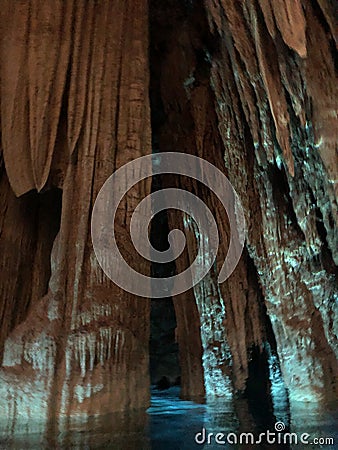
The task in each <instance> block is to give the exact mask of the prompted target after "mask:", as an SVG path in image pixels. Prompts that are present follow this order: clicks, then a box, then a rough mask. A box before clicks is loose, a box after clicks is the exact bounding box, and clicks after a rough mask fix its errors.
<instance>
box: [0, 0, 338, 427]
mask: <svg viewBox="0 0 338 450" xmlns="http://www.w3.org/2000/svg"><path fill="white" fill-rule="evenodd" d="M1 5H2V9H1V33H2V36H1V47H0V63H1V69H0V70H1V72H0V79H1V90H0V95H1V136H2V145H1V150H0V151H1V156H0V161H1V164H0V170H1V175H0V176H1V179H0V183H1V185H0V204H1V211H3V214H2V218H1V220H0V236H1V241H0V245H1V247H0V248H1V266H2V268H3V270H2V272H1V276H0V292H1V309H0V312H1V320H2V325H1V335H0V338H1V341H0V351H1V352H2V353H3V355H2V368H1V371H0V394H1V395H0V397H1V401H0V413H1V416H2V417H7V418H8V423H18V422H15V419H16V418H17V417H20V416H21V417H25V418H31V417H40V418H41V420H47V418H48V417H52V416H55V415H61V416H63V415H64V416H65V415H72V414H77V413H79V412H86V413H88V414H92V413H94V412H95V413H104V412H108V411H112V410H125V409H128V408H138V407H145V406H147V404H148V401H149V390H148V387H149V373H148V372H149V371H148V364H149V361H148V341H149V314H150V309H149V301H148V300H145V299H142V300H141V299H139V298H136V297H135V296H132V295H129V294H127V293H125V292H123V291H121V290H120V289H119V288H118V287H117V286H115V285H114V284H113V283H111V282H110V281H109V280H108V279H107V278H106V277H105V276H104V275H103V273H102V271H101V269H100V268H99V266H98V263H97V262H96V259H95V256H94V253H93V249H92V244H91V239H90V214H91V209H92V206H93V201H94V200H95V198H96V196H97V194H98V192H99V189H100V187H101V186H102V184H103V183H104V181H105V180H106V178H107V177H108V176H109V175H110V174H111V173H112V172H113V171H114V170H116V169H117V168H118V167H120V166H122V165H123V164H125V163H126V162H128V161H130V160H132V159H135V158H137V157H138V156H141V155H143V154H147V153H150V152H151V147H152V143H151V127H153V131H154V128H155V127H156V136H157V138H156V139H157V142H156V146H158V149H157V150H158V151H181V152H182V151H183V152H186V153H191V154H194V155H197V156H200V157H202V158H204V159H206V160H208V161H210V162H211V163H213V164H214V165H215V166H216V167H218V168H219V169H221V170H222V171H223V172H224V173H225V174H226V175H227V176H228V177H229V179H230V181H231V183H232V184H233V186H234V187H235V188H236V190H237V193H238V194H239V196H240V198H241V201H242V203H243V206H244V210H245V214H246V220H247V225H248V229H247V243H246V249H245V251H244V253H243V255H242V258H241V260H240V262H239V265H238V267H237V269H236V271H235V272H234V274H233V275H232V276H231V277H230V278H229V280H227V282H226V283H224V284H222V285H218V283H217V270H216V269H217V268H218V269H219V267H220V265H221V263H222V261H223V260H224V257H225V253H226V245H222V248H221V250H220V252H219V254H218V257H217V265H216V267H215V268H213V270H212V271H211V272H210V274H209V275H208V276H207V277H206V278H205V279H204V280H202V281H201V282H200V283H199V284H198V285H197V286H195V287H194V288H193V289H192V290H190V291H189V292H187V293H184V294H181V295H180V296H177V297H176V298H174V299H173V302H174V305H175V310H176V319H177V341H178V344H179V348H180V362H181V376H182V395H183V396H184V397H186V398H188V397H190V398H191V397H198V396H201V395H202V396H203V395H204V393H206V396H207V398H209V399H210V398H212V397H214V396H225V397H228V398H231V397H232V395H233V393H234V392H237V391H239V392H243V391H244V390H245V388H246V384H247V378H248V376H249V362H250V359H251V358H252V355H253V353H252V349H253V348H258V349H260V350H261V351H262V350H263V348H266V343H271V342H270V338H269V332H270V331H269V330H270V326H271V327H272V328H271V329H272V330H273V333H274V338H275V341H276V346H277V352H278V355H279V359H280V363H281V369H282V374H283V378H284V381H285V384H286V386H287V388H288V390H289V396H290V399H291V400H309V401H312V400H314V401H321V400H324V399H325V398H328V397H330V396H332V395H335V392H336V385H335V384H334V382H333V380H334V376H335V374H336V359H335V356H336V355H337V346H336V338H337V330H336V328H335V327H336V324H337V298H338V293H337V279H336V276H337V275H336V267H335V264H337V248H338V245H337V153H336V150H335V143H336V140H337V123H336V113H335V103H334V102H335V94H336V88H335V72H334V52H335V43H334V38H335V35H334V22H333V19H332V18H333V17H334V13H333V5H332V3H331V2H330V1H324V0H320V1H319V0H318V1H316V0H311V1H306V2H305V1H304V2H300V1H298V0H297V1H295V2H292V4H291V2H290V1H288V0H283V2H277V1H276V0H259V1H257V0H255V1H249V0H247V1H243V2H238V1H236V0H228V1H227V2H225V1H222V0H206V1H205V2H189V1H187V2H177V1H174V0H170V1H165V2H155V1H151V2H150V3H149V4H148V2H146V1H145V0H139V1H137V2H135V1H132V0H127V1H120V0H114V1H108V0H102V1H101V2H95V1H94V0H93V1H84V0H83V1H82V0H80V1H77V0H73V1H72V0H67V1H66V2H62V1H57V2H49V1H47V2H40V1H38V0H34V1H31V2H20V3H19V4H18V6H17V8H16V10H15V13H14V14H13V13H12V3H11V2H10V1H9V0H2V2H1ZM148 8H150V10H148ZM149 12H150V21H149V19H148V14H149ZM149 25H150V30H151V33H150V35H151V40H150V50H151V54H150V58H149V56H148V47H149V37H148V36H149V34H148V27H149ZM319 43H320V44H319ZM150 77H151V80H152V81H151V86H150V92H151V91H152V90H153V91H155V94H154V93H153V94H152V95H151V96H150V97H152V109H153V120H152V124H151V118H150V104H149V95H148V94H149V80H150ZM156 117H157V118H156ZM153 145H154V142H153ZM170 183H173V184H174V185H175V186H177V187H182V188H184V189H188V190H190V189H191V190H193V191H194V192H195V193H196V194H198V196H199V197H200V198H201V199H203V200H204V201H205V203H207V204H208V206H209V207H210V209H211V210H212V211H213V213H214V215H215V218H216V222H217V224H218V227H219V233H220V236H221V240H222V242H223V243H225V244H226V242H227V241H228V238H229V226H228V222H227V218H226V215H225V213H224V211H222V210H221V209H220V208H219V204H218V202H217V200H216V199H215V198H214V197H213V196H212V195H211V193H210V192H208V191H207V190H206V189H205V188H204V187H202V186H200V185H199V184H198V183H195V182H193V181H191V180H187V179H183V180H182V179H178V180H176V179H175V180H170ZM164 184H165V182H164ZM56 189H61V190H62V199H61V214H60V211H59V209H60V198H59V199H56V198H54V197H53V195H54V194H52V192H56ZM149 192H150V183H149V181H147V182H145V183H140V184H139V185H137V186H136V187H135V188H134V189H133V190H131V191H130V192H129V193H128V194H127V196H126V197H125V199H124V201H123V203H122V204H121V208H120V210H119V213H118V216H117V221H116V225H117V229H118V230H119V231H118V232H117V234H118V235H119V234H120V237H121V239H124V234H125V230H126V229H127V227H128V224H129V221H130V217H131V214H132V211H133V209H134V207H135V206H136V205H137V204H138V203H139V200H140V199H141V198H142V197H143V196H144V195H145V194H147V193H149ZM14 194H15V195H14ZM48 195H49V197H48ZM55 195H56V196H57V194H55ZM44 196H45V197H44ZM46 196H47V197H46ZM17 197H18V198H17ZM45 198H47V201H45V200H44V199H45ZM46 216H47V217H46ZM53 217H54V218H53ZM168 217H169V225H170V227H181V228H182V229H184V230H185V231H186V234H187V237H188V248H187V251H186V253H185V254H184V256H183V258H182V259H181V260H179V261H178V262H177V264H176V269H177V270H178V271H179V270H180V269H182V268H183V267H185V266H186V265H187V264H188V265H189V263H190V262H191V261H192V259H193V258H194V256H195V251H196V247H197V245H198V242H199V236H198V235H197V233H196V229H195V226H194V223H192V222H191V221H190V220H189V218H188V217H182V216H177V215H175V214H173V213H170V214H169V216H168ZM56 233H57V236H56V238H55V235H56ZM125 253H126V257H127V259H128V258H130V260H132V259H133V249H132V248H131V247H128V245H126V247H125ZM206 255H207V252H206ZM206 257H207V256H206ZM140 267H141V269H142V270H143V271H144V272H145V273H150V267H148V265H147V264H146V263H144V262H143V264H141V266H140ZM48 279H49V284H48V287H47V283H48ZM17 426H18V425H17Z"/></svg>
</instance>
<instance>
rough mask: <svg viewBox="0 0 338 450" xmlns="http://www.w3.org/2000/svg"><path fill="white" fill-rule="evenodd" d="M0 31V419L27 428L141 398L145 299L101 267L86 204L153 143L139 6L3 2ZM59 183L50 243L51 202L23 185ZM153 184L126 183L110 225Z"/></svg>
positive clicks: (138, 402)
mask: <svg viewBox="0 0 338 450" xmlns="http://www.w3.org/2000/svg"><path fill="white" fill-rule="evenodd" d="M1 33H2V36H1V52H0V58H1V128H2V149H3V154H2V157H3V160H4V165H3V164H2V167H1V171H2V172H1V186H2V187H1V192H0V198H1V205H2V206H3V208H2V216H3V218H2V220H1V229H0V234H1V250H2V251H1V263H2V265H1V266H2V271H1V302H2V304H1V308H2V309H1V311H2V333H1V338H2V346H1V348H4V351H3V358H2V360H3V364H2V365H3V367H2V370H1V374H0V379H1V381H0V386H1V388H0V389H1V398H2V400H1V402H0V403H1V406H0V410H1V413H0V415H1V417H2V418H6V417H7V419H8V423H9V424H11V423H16V424H17V426H18V427H19V426H20V425H19V424H20V421H19V422H16V419H20V417H22V416H23V417H24V418H28V419H30V424H31V426H32V427H33V426H34V423H35V422H34V420H37V421H39V420H42V421H44V420H46V419H47V418H48V417H52V416H54V415H56V416H58V415H71V414H75V413H79V412H80V411H82V412H86V413H89V414H94V413H100V412H101V413H104V412H110V411H114V410H124V409H127V408H137V407H143V406H145V405H146V404H147V402H148V399H149V390H148V386H149V375H148V339H149V302H148V301H147V300H139V299H137V298H135V297H133V296H131V295H127V294H125V293H123V292H122V291H121V290H120V289H119V288H117V287H116V286H115V285H113V283H111V282H110V280H108V279H107V278H106V277H105V276H104V275H103V273H102V271H101V269H100V267H99V265H98V263H97V261H96V258H95V255H94V252H93V248H92V244H91V238H90V214H91V209H92V205H93V202H94V200H95V198H96V196H97V193H98V191H99V189H100V188H101V186H102V184H103V183H104V181H105V180H106V178H107V177H108V176H109V175H110V174H111V173H112V172H113V171H114V170H115V169H116V168H118V167H119V166H121V165H123V164H124V163H126V162H127V161H129V160H131V159H133V158H135V157H138V156H141V155H143V154H146V153H149V152H151V145H150V114H149V102H148V79H149V75H148V57H147V51H148V39H147V34H148V21H147V4H146V2H143V1H139V2H137V3H136V4H135V2H133V1H118V0H117V1H108V0H107V1H102V2H99V3H98V2H94V1H90V2H87V1H80V2H79V1H72V0H70V1H66V2H64V1H57V2H54V1H53V2H49V1H48V2H41V1H38V0H36V1H33V2H20V4H18V7H17V8H16V9H15V11H13V4H12V2H9V1H8V2H7V1H4V2H2V16H1ZM7 176H8V179H9V183H10V186H11V188H12V190H13V191H14V192H15V194H16V195H17V196H19V197H20V198H18V199H15V198H14V195H13V193H12V192H11V190H10V188H9V187H8V181H7ZM55 187H58V188H61V189H62V211H61V219H60V220H59V222H60V223H59V225H60V230H59V232H58V235H57V237H56V239H55V240H54V238H55V231H53V228H51V226H50V225H49V222H50V221H51V218H52V216H53V215H55V214H56V213H57V210H58V209H59V207H60V205H59V202H56V201H55V199H53V197H49V199H48V203H47V206H46V205H45V207H44V208H43V207H41V208H39V202H42V203H46V202H47V200H46V201H44V200H38V199H37V196H38V194H36V193H35V194H34V193H28V194H26V193H27V192H28V191H31V190H37V191H38V192H40V191H42V192H43V191H45V190H48V189H50V188H55ZM149 189H150V185H149V183H148V182H147V183H143V184H142V183H140V184H139V185H138V186H137V187H136V188H135V189H134V190H132V191H130V193H128V195H127V196H126V198H125V200H124V204H123V205H122V206H121V211H120V212H119V214H118V217H117V220H116V224H117V226H120V229H122V226H124V224H125V223H127V224H128V223H129V219H130V215H131V212H132V210H133V209H134V207H135V206H136V204H137V203H138V201H139V198H142V196H144V195H145V194H146V193H147V191H148V190H149ZM23 194H25V195H23ZM46 195H47V194H46V193H44V194H40V196H41V199H42V198H43V196H44V197H46ZM40 209H41V214H40V212H39V211H40ZM35 210H36V211H35ZM46 216H47V217H46ZM56 231H57V230H56ZM53 241H54V243H53ZM52 244H53V249H52V250H51V245H52ZM144 269H145V271H147V270H149V268H148V269H147V267H146V266H145V268H144ZM50 271H51V277H50V280H49V288H48V292H47V282H48V280H47V282H46V275H47V274H49V273H50ZM40 278H41V282H40ZM48 278H49V275H48ZM40 285H41V287H40ZM6 338H7V340H6V341H5V343H4V344H3V341H4V340H5V339H6ZM2 420H3V419H2Z"/></svg>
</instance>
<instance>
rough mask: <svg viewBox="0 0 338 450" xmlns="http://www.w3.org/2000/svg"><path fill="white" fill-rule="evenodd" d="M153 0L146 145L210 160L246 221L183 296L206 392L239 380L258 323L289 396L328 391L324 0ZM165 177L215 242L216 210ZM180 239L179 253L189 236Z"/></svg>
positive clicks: (332, 161) (328, 93)
mask: <svg viewBox="0 0 338 450" xmlns="http://www.w3.org/2000/svg"><path fill="white" fill-rule="evenodd" d="M281 3H283V4H281ZM166 5H167V8H168V10H167V11H166V12H165V11H164V9H163V8H156V2H154V3H153V11H154V12H153V21H154V25H153V28H154V29H155V30H156V29H158V30H161V33H158V34H156V38H154V37H152V39H153V40H154V41H155V42H159V44H158V48H157V53H155V55H154V56H153V64H154V66H155V69H153V70H154V76H155V77H156V78H157V79H160V80H161V81H160V87H159V88H158V90H159V91H160V99H157V101H156V102H155V106H156V107H157V108H158V109H159V110H160V112H159V114H160V113H161V114H162V116H163V118H162V120H161V121H160V123H159V125H158V126H159V132H158V134H159V136H160V137H159V148H160V149H161V151H172V150H177V151H182V152H189V153H193V154H196V155H198V156H201V157H203V158H205V159H207V160H209V161H210V162H212V163H213V164H215V165H216V166H217V167H219V168H223V170H224V171H225V173H226V174H227V175H228V177H229V179H230V181H231V182H232V184H233V186H234V187H235V188H236V190H237V192H238V194H239V195H240V198H241V199H242V202H243V206H244V208H245V211H246V219H247V224H248V233H247V246H246V247H247V251H248V252H247V253H246V252H245V253H244V255H243V258H242V260H241V262H240V264H239V266H238V268H237V269H236V271H235V273H234V274H233V275H232V276H231V278H230V279H229V280H228V282H227V283H224V285H222V286H218V285H217V282H216V279H217V277H216V275H215V274H213V273H212V272H211V273H210V274H209V276H208V277H206V279H204V280H203V282H201V283H200V284H199V285H198V286H196V287H195V288H194V290H193V292H191V293H190V296H194V297H195V299H196V304H197V307H198V310H199V320H200V322H201V328H200V335H201V341H202V347H203V367H204V381H205V388H206V393H207V396H209V397H213V396H214V395H222V396H223V395H227V393H228V395H231V392H232V390H233V389H235V390H240V391H241V390H243V389H244V388H245V385H246V379H247V377H248V361H249V360H250V358H251V350H250V349H251V348H252V346H253V345H258V346H260V347H261V348H262V344H263V342H265V341H266V340H269V339H268V338H267V331H268V330H269V327H270V324H269V322H271V324H272V329H273V332H274V335H275V338H276V343H277V350H278V354H279V359H280V363H281V368H282V374H283V377H284V381H285V383H286V386H287V388H288V390H289V396H290V399H291V400H300V401H307V400H309V401H311V400H320V399H323V398H330V397H331V395H332V392H335V391H336V386H335V384H334V379H335V374H336V373H337V372H336V367H337V366H336V357H335V354H337V341H336V339H337V329H336V324H337V299H338V292H337V279H336V276H337V272H336V267H335V263H337V248H338V246H337V195H336V194H337V153H336V148H335V145H336V142H337V121H336V108H335V107H336V103H335V98H336V97H335V95H336V88H335V72H334V53H335V47H334V41H333V38H334V36H333V34H332V33H333V32H332V24H331V22H332V19H328V17H331V16H330V14H329V13H328V11H330V12H332V10H331V6H330V5H331V4H330V3H329V2H320V3H316V2H304V3H303V4H301V2H292V3H291V2H288V1H285V2H275V1H261V2H251V1H247V2H237V1H236V0H233V1H229V2H222V1H206V2H205V8H203V6H202V5H201V4H195V3H194V4H193V3H190V4H186V6H185V7H184V6H182V5H178V4H177V3H176V2H174V1H172V2H166ZM169 11H170V14H171V17H172V19H171V26H170V25H168V21H167V17H168V14H169ZM173 11H175V13H173ZM206 20H207V21H208V25H209V27H208V25H206ZM163 30H165V33H164V32H163ZM209 31H210V33H209ZM319 42H320V43H321V44H320V45H319V44H318V43H319ZM215 114H216V115H217V117H216V116H215ZM176 183H177V182H176ZM178 185H180V186H181V187H182V186H183V187H187V186H190V187H192V188H193V189H194V191H193V192H198V193H199V196H200V197H201V198H203V199H204V200H205V201H206V202H207V203H208V205H209V207H211V209H212V210H213V212H214V214H215V216H216V217H217V223H218V226H219V229H220V230H221V241H222V240H223V241H226V240H227V224H226V219H225V217H224V212H223V211H220V209H219V206H218V205H217V203H215V201H214V199H213V198H212V197H211V198H210V194H208V193H207V192H205V191H204V190H203V188H202V187H198V186H196V185H195V184H194V183H192V182H190V181H186V180H183V181H180V182H178ZM171 217H172V219H171V220H172V223H171V224H172V225H175V224H177V222H180V221H182V222H183V224H184V225H183V226H184V228H185V229H188V230H190V232H191V233H192V235H194V234H196V230H194V226H193V224H192V223H191V222H189V220H187V219H186V218H183V220H182V219H180V218H177V214H176V218H175V216H174V215H171ZM190 242H191V244H190V246H188V247H189V254H191V260H192V259H193V258H194V257H195V255H196V246H197V245H198V235H197V234H196V236H195V240H194V239H192V240H191V241H190ZM207 253H208V252H206V254H207ZM222 257H223V258H224V254H222V255H221V259H220V260H221V261H222ZM178 266H179V267H180V268H182V267H184V262H178ZM255 274H257V277H256V275H255ZM263 299H264V304H262V300H263ZM182 304H183V302H178V303H177V302H176V303H175V305H176V311H177V322H178V334H179V336H180V334H181V335H182V336H183V335H186V334H187V333H188V334H189V332H188V328H191V329H192V328H193V326H192V325H191V324H189V325H188V324H187V322H186V320H185V315H184V312H182ZM265 308H266V309H267V313H268V318H267V317H266V314H265ZM196 329H197V330H198V331H195V333H196V332H199V329H198V327H196ZM192 333H193V332H192ZM184 339H185V338H184ZM181 342H182V344H181V346H183V345H184V343H183V342H184V340H183V337H182V340H181ZM184 366H185V363H184V362H183V367H182V371H184V370H185V369H184ZM190 377H193V374H192V373H191V376H190ZM190 377H189V378H190ZM183 388H184V380H183Z"/></svg>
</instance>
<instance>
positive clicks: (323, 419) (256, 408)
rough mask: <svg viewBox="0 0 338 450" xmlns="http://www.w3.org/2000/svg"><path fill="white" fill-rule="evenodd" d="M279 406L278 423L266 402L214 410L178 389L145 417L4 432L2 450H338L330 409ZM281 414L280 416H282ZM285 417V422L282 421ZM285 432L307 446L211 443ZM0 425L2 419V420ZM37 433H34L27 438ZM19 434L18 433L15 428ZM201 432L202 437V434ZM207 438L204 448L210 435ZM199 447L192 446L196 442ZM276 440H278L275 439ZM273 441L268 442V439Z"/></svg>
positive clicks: (337, 417) (157, 396) (158, 396)
mask: <svg viewBox="0 0 338 450" xmlns="http://www.w3.org/2000/svg"><path fill="white" fill-rule="evenodd" d="M284 406H285V405H281V407H280V411H279V412H278V414H280V415H279V416H278V417H276V416H275V415H274V414H272V412H271V411H270V412H269V411H264V402H263V401H262V402H261V403H260V402H259V400H257V399H256V400H255V402H254V403H253V404H252V403H251V404H250V402H248V401H247V400H245V399H242V400H237V401H236V402H235V404H232V403H227V402H225V401H218V402H215V403H214V404H208V405H205V404H197V403H193V402H189V401H183V400H180V399H179V389H178V388H171V389H169V390H166V391H156V390H153V393H152V403H151V407H150V408H149V409H148V410H147V412H138V413H133V414H129V415H125V416H122V415H121V414H111V415H109V416H101V417H93V418H90V419H89V420H87V421H86V422H85V421H84V420H78V421H77V422H73V423H71V424H70V423H63V424H59V425H58V427H57V428H56V427H51V428H50V429H49V430H48V431H47V432H46V431H45V430H42V429H41V430H39V427H38V424H35V426H34V427H32V424H30V425H29V426H27V425H24V424H23V425H22V427H19V429H20V430H21V431H20V432H16V433H15V435H11V433H10V430H4V429H3V430H2V435H1V441H0V448H1V449H6V450H7V449H43V448H48V449H63V448H64V449H67V448H70V449H100V448H102V449H104V448H106V449H112V450H120V449H121V450H142V449H144V450H148V449H152V450H176V449H177V450H190V449H192V450H193V449H222V448H223V449H224V448H228V449H229V448H231V449H250V448H266V449H279V448H280V449H283V448H284V449H290V448H295V449H300V450H303V449H319V448H324V449H337V448H338V445H337V443H338V440H337V438H338V436H337V424H338V413H337V410H336V411H335V410H334V408H326V409H325V411H324V410H321V411H319V410H316V409H315V408H314V407H313V406H311V405H309V404H307V405H304V404H303V405H302V404H300V405H297V406H296V407H294V411H293V412H292V411H291V414H288V412H285V408H284ZM283 411H284V412H283ZM283 414H285V415H284V417H283ZM277 421H278V422H279V426H280V427H283V425H285V426H286V429H285V430H284V431H283V432H281V433H280V434H281V435H283V434H284V433H285V432H289V431H290V430H291V431H292V432H295V433H296V432H297V436H298V438H299V437H300V436H301V434H303V433H307V434H308V435H309V436H308V438H307V440H308V442H309V444H304V443H303V444H302V443H299V444H298V445H294V444H291V445H289V444H287V445H282V444H278V443H275V444H272V443H270V444H269V443H267V442H263V441H262V442H261V443H260V444H258V445H252V444H251V443H248V444H247V443H245V438H244V437H243V438H242V439H244V440H243V441H242V444H239V443H238V444H229V443H219V444H217V443H216V442H215V435H216V434H217V433H223V435H224V436H219V441H220V442H224V441H225V439H226V437H227V436H228V434H229V433H231V435H230V437H231V440H232V441H233V442H234V441H235V439H236V437H237V439H238V440H239V439H240V433H247V432H250V433H252V434H253V435H254V436H255V438H258V435H259V433H263V432H266V431H267V430H270V432H271V433H273V432H276V430H275V426H276V422H277ZM0 422H1V419H0ZM32 428H35V432H31V431H30V432H29V430H32ZM17 429H18V428H17ZM204 430H205V432H204ZM210 433H213V434H212V435H210V436H209V442H210V443H208V435H209V434H210ZM196 435H197V440H198V441H199V442H200V443H199V444H198V443H196V442H195V436H196ZM276 435H277V434H276ZM319 437H322V438H327V437H333V438H335V442H336V445H334V444H333V445H330V444H328V445H324V444H321V445H320V444H318V445H314V444H310V442H312V441H313V438H319ZM271 439H272V437H271Z"/></svg>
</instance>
